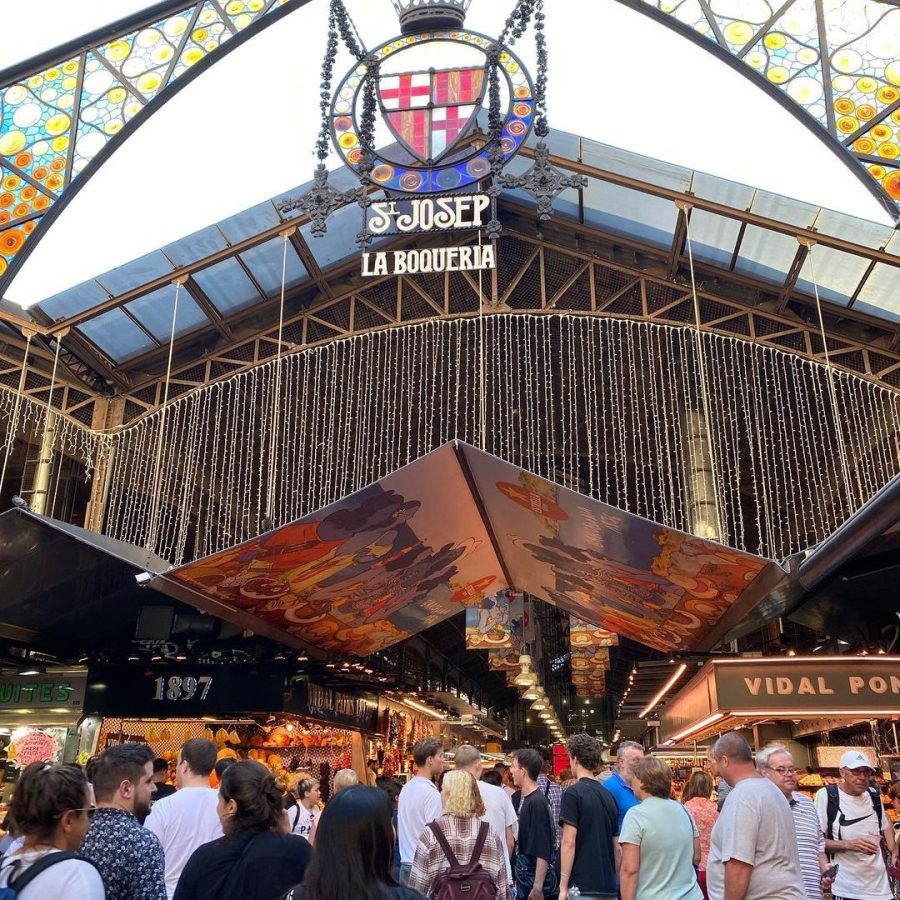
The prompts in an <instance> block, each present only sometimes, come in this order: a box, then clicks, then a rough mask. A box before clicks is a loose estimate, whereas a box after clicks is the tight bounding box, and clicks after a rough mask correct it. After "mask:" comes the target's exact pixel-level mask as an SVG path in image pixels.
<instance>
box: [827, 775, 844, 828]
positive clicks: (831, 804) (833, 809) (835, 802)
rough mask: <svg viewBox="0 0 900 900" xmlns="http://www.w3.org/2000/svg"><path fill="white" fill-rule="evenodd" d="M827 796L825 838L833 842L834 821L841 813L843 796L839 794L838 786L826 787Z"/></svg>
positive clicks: (830, 785)
mask: <svg viewBox="0 0 900 900" xmlns="http://www.w3.org/2000/svg"><path fill="white" fill-rule="evenodd" d="M825 796H826V798H827V800H828V804H827V806H826V812H825V818H826V826H827V827H826V829H825V837H826V838H828V840H829V841H831V840H833V839H834V820H835V819H836V818H837V817H838V815H839V813H840V811H841V795H840V794H839V793H838V786H837V785H836V784H829V785H826V786H825Z"/></svg>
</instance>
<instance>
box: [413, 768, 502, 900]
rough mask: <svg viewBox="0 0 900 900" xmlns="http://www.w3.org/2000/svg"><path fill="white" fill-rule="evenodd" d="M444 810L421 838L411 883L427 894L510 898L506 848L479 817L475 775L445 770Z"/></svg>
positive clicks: (450, 899)
mask: <svg viewBox="0 0 900 900" xmlns="http://www.w3.org/2000/svg"><path fill="white" fill-rule="evenodd" d="M441 800H442V802H443V808H444V814H443V815H442V816H441V817H440V818H439V819H437V820H436V821H434V822H430V823H428V825H427V826H426V827H425V831H424V832H423V833H422V836H421V837H420V838H419V843H418V845H417V846H416V853H415V857H414V859H413V864H412V869H411V871H410V874H409V887H410V888H412V889H413V890H416V891H419V892H420V893H422V894H424V895H425V896H426V897H428V898H429V900H463V898H465V900H510V896H509V887H508V885H507V880H506V862H505V860H504V854H505V852H506V851H505V850H504V847H503V843H502V841H501V840H500V837H499V835H498V834H497V833H496V832H495V831H494V830H493V829H492V828H491V826H490V825H489V824H488V823H487V822H483V821H482V819H481V817H482V816H483V815H484V802H483V801H482V799H481V793H480V792H479V790H478V784H477V782H476V781H475V779H474V777H473V776H472V775H471V774H470V773H469V772H466V771H465V770H463V769H455V770H454V771H452V772H447V774H446V775H445V776H444V782H443V785H442V789H441Z"/></svg>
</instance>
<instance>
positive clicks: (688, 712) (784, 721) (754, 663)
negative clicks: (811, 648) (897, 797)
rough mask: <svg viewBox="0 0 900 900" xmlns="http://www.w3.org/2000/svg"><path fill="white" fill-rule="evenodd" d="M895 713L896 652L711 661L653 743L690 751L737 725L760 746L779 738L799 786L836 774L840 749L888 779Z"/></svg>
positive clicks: (811, 787) (812, 786)
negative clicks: (868, 761) (854, 753)
mask: <svg viewBox="0 0 900 900" xmlns="http://www.w3.org/2000/svg"><path fill="white" fill-rule="evenodd" d="M898 718H900V657H896V656H887V655H873V656H852V657H850V656H833V657H815V656H809V657H799V656H794V657H765V658H763V657H745V658H734V659H722V660H712V661H710V662H708V663H706V665H704V666H703V668H702V669H701V670H700V671H699V672H698V673H697V675H696V676H695V677H694V678H693V679H691V681H690V682H688V684H687V685H685V687H684V688H683V689H682V690H681V691H679V693H678V694H676V696H675V697H674V698H673V699H672V701H671V702H670V703H669V704H668V705H667V706H666V708H665V709H664V711H663V713H662V716H661V718H660V728H659V738H658V742H657V746H658V747H660V748H662V749H664V750H667V751H677V752H679V753H683V754H684V755H688V752H689V751H690V750H691V748H692V747H694V748H695V747H696V746H697V745H698V744H700V743H701V742H703V743H708V742H710V741H711V740H712V739H714V738H715V736H716V735H718V734H721V733H722V732H725V731H728V730H731V729H739V730H742V731H743V733H744V734H745V736H746V737H747V740H748V741H749V743H750V744H751V746H753V747H754V749H759V748H761V747H764V746H765V745H766V744H769V743H773V742H779V743H783V744H785V745H786V746H787V747H788V749H789V750H790V751H791V753H792V754H793V756H794V761H795V762H796V764H797V766H798V768H799V769H800V772H799V781H800V787H801V789H802V790H805V791H806V792H808V793H810V794H812V793H813V792H814V791H816V790H817V789H819V788H821V787H823V786H824V785H826V784H828V783H830V782H833V781H836V780H837V779H838V778H839V777H840V776H839V769H838V764H839V760H840V757H841V754H842V753H843V752H844V751H845V750H847V749H854V750H859V751H860V752H863V753H865V754H867V755H868V756H869V757H870V758H871V759H872V762H873V766H875V765H876V762H877V766H878V771H879V780H880V781H881V782H882V783H890V781H891V779H892V777H893V774H892V771H891V761H892V759H893V758H894V756H893V755H894V754H898V753H900V748H898V747H897V746H896V734H897V732H896V721H897V719H898Z"/></svg>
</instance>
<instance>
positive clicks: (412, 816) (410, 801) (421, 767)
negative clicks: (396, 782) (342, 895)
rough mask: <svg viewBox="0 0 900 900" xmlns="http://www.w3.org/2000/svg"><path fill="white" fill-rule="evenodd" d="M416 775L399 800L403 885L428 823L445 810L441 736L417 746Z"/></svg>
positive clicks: (405, 883) (414, 760)
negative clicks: (439, 784)
mask: <svg viewBox="0 0 900 900" xmlns="http://www.w3.org/2000/svg"><path fill="white" fill-rule="evenodd" d="M413 762H415V764H416V768H417V770H418V771H417V773H416V775H415V777H413V778H410V780H409V781H408V782H407V783H406V784H405V785H404V786H403V790H402V791H400V799H399V801H398V802H397V840H398V842H399V844H400V884H402V885H403V886H404V887H405V886H406V885H407V884H409V873H410V870H411V869H412V864H413V859H415V856H416V846H417V845H418V843H419V838H420V837H421V836H422V832H424V831H425V826H426V825H428V823H429V822H434V821H435V820H436V819H439V818H440V817H441V816H442V815H443V812H444V809H443V805H442V803H441V793H440V791H439V790H438V789H437V787H436V786H435V784H434V779H435V778H437V776H438V775H440V774H441V772H442V771H443V770H444V745H443V744H442V743H441V742H440V741H439V740H438V739H437V738H423V739H422V740H421V741H416V745H415V747H413Z"/></svg>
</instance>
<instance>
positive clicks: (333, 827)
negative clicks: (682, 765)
mask: <svg viewBox="0 0 900 900" xmlns="http://www.w3.org/2000/svg"><path fill="white" fill-rule="evenodd" d="M568 754H569V769H568V770H567V772H566V773H565V775H566V777H565V778H563V779H561V783H557V782H556V781H554V780H552V779H551V778H549V777H548V773H547V771H546V765H545V761H544V759H543V757H542V756H541V754H540V753H539V752H538V751H536V750H533V749H520V750H516V751H514V752H513V753H512V758H511V765H509V766H506V765H505V764H497V765H496V766H495V767H493V768H490V769H486V768H485V765H484V763H483V760H482V757H481V754H480V753H479V751H478V750H476V749H475V748H474V747H470V746H462V747H458V748H456V750H455V754H454V760H453V763H454V766H453V768H452V769H450V770H447V771H445V760H444V748H443V746H442V744H441V742H440V741H439V740H437V739H435V738H426V739H423V740H420V741H419V742H418V743H417V744H416V745H415V747H414V749H413V759H414V762H415V765H416V775H415V776H414V777H413V778H411V779H410V780H409V782H408V783H407V784H406V785H403V786H401V785H400V784H399V782H397V781H396V780H394V779H392V778H383V777H379V776H378V775H377V772H376V771H375V769H374V767H370V768H369V771H367V773H366V777H365V779H364V783H362V784H360V783H359V778H358V777H357V775H356V773H355V772H354V771H352V770H349V769H348V770H342V771H341V772H338V773H337V774H336V776H335V779H334V793H333V795H332V796H331V798H330V799H329V801H328V803H327V804H326V805H325V807H324V809H322V808H321V795H322V792H321V786H320V785H319V783H318V781H317V780H316V779H315V778H313V777H312V776H310V775H306V774H305V773H304V774H301V777H300V778H298V779H297V781H296V783H295V784H293V785H292V786H291V790H290V791H289V793H288V795H287V796H285V794H284V792H283V791H282V789H281V787H280V786H279V785H278V784H277V783H276V781H275V778H274V777H273V775H272V773H271V772H270V771H269V769H268V768H267V767H266V766H265V765H263V764H262V763H259V762H256V761H253V760H243V761H235V760H218V761H217V759H216V747H215V745H214V744H213V743H212V742H210V741H208V740H204V739H193V740H189V741H187V742H186V743H185V744H184V745H183V746H182V748H181V750H180V752H179V754H178V761H177V765H176V769H175V785H174V786H171V785H166V784H165V783H164V781H161V780H160V769H159V767H158V766H156V765H155V761H154V759H153V753H152V752H151V750H150V749H149V748H148V747H147V746H146V745H143V744H122V745H119V746H113V747H109V748H108V749H107V750H105V751H104V753H103V754H102V755H101V756H100V757H99V758H97V759H96V760H95V761H94V763H93V765H92V766H91V768H90V771H89V772H88V773H87V774H85V773H83V772H82V770H81V769H80V768H79V767H77V766H64V765H51V764H44V763H33V764H32V765H30V766H28V767H26V768H25V769H24V770H23V771H22V773H21V777H20V779H19V782H18V784H17V785H16V789H15V792H14V794H13V797H12V801H11V804H10V817H11V819H12V822H13V824H14V827H15V831H16V834H17V836H18V837H17V839H16V840H15V841H14V842H13V843H12V844H11V845H10V846H8V848H7V850H6V854H5V856H4V857H3V859H2V863H0V895H2V891H3V890H4V889H7V890H9V891H11V892H12V893H11V894H10V896H15V897H17V898H22V900H60V898H77V900H282V898H284V900H458V898H462V897H465V898H467V900H547V898H552V900H567V898H574V897H581V898H585V900H586V898H604V900H704V898H711V900H822V898H823V891H824V890H826V889H829V888H830V889H831V890H832V892H833V896H834V897H835V898H837V900H893V893H892V889H891V886H890V880H889V873H891V867H892V866H896V865H897V856H898V848H897V844H896V842H895V839H894V831H893V826H892V824H891V822H890V820H889V818H888V816H887V815H886V814H885V811H884V808H883V805H882V801H881V796H880V794H879V793H878V791H877V789H876V788H874V787H873V786H872V784H871V780H872V776H873V775H874V770H873V769H872V763H871V762H870V760H869V759H868V758H867V757H866V756H864V755H863V754H861V753H858V752H856V751H848V752H847V753H845V754H844V756H843V758H842V759H841V779H842V780H841V782H840V783H839V784H836V785H831V786H828V787H826V788H823V789H822V790H821V791H819V793H818V795H817V796H816V798H815V802H813V801H812V800H810V799H809V798H807V797H806V796H805V795H804V794H802V793H799V792H798V790H797V769H796V766H795V764H794V760H793V758H792V756H791V753H790V751H789V749H788V748H787V747H785V746H783V745H771V746H768V747H765V748H762V749H761V750H759V752H757V753H756V755H755V757H754V754H753V753H752V751H751V748H750V746H749V745H748V744H747V742H746V741H745V740H744V738H743V737H742V736H741V735H739V734H738V733H735V732H731V733H728V734H725V735H723V736H722V737H720V738H719V740H718V741H716V743H715V744H714V746H713V747H712V749H711V752H710V771H709V772H707V771H695V772H694V773H693V774H692V775H691V777H690V780H689V781H688V783H687V785H686V786H685V789H684V791H683V793H682V797H681V800H680V802H679V801H676V800H675V799H673V796H672V772H671V769H670V768H669V766H668V764H667V763H666V762H665V760H662V759H659V758H656V757H652V756H645V755H644V751H643V749H642V748H641V746H640V745H638V744H635V743H633V742H629V741H626V742H624V743H623V744H622V745H621V746H620V747H619V750H618V754H617V758H616V765H615V770H614V771H613V772H611V773H607V774H605V775H599V776H598V772H599V770H600V746H599V744H598V742H597V741H596V739H594V738H593V737H591V736H589V735H587V734H578V735H574V736H572V737H571V738H570V739H569V741H568ZM213 771H215V773H216V778H217V780H218V784H219V787H218V790H216V789H214V788H212V787H210V775H211V773H212V772H213ZM88 776H89V778H90V780H88ZM714 778H720V779H722V782H723V784H724V785H727V787H728V791H727V796H725V797H724V800H722V798H721V797H720V803H719V804H717V802H716V801H715V800H713V785H714ZM161 786H162V787H165V788H169V789H168V790H161V789H160V787H161ZM720 793H721V794H722V795H725V794H726V791H724V790H722V791H721V792H720ZM891 799H892V801H893V802H894V803H895V804H896V805H900V786H896V788H895V789H892V793H891Z"/></svg>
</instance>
